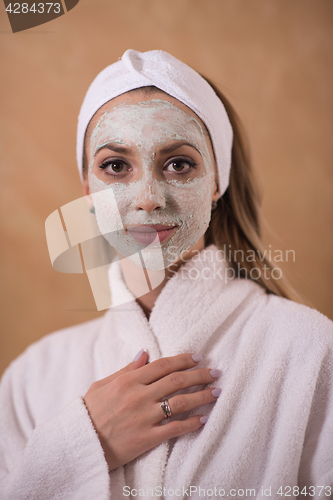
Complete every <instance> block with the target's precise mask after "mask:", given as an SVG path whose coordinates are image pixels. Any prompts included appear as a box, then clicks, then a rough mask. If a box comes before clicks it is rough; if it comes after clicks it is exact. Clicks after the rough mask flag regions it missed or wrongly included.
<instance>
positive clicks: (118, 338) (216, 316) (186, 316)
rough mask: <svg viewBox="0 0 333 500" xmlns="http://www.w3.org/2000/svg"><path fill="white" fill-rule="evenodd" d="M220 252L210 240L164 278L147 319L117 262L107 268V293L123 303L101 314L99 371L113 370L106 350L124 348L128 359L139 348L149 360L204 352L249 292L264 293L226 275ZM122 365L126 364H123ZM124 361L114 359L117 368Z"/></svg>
mask: <svg viewBox="0 0 333 500" xmlns="http://www.w3.org/2000/svg"><path fill="white" fill-rule="evenodd" d="M231 275H232V271H231V270H230V266H229V265H228V263H227V262H226V261H225V259H224V253H223V252H222V251H221V250H218V249H217V247H216V246H215V245H210V246H208V247H207V248H205V249H204V250H202V251H201V252H200V253H199V254H198V255H196V256H195V257H193V258H192V259H191V260H190V261H188V262H187V263H185V264H184V265H183V266H182V267H181V268H180V269H179V270H178V272H176V273H175V274H174V275H173V277H172V278H171V279H170V280H168V282H167V283H166V285H165V286H164V288H163V289H162V291H161V293H160V295H159V296H158V297H157V300H156V302H155V305H154V307H153V309H152V311H151V315H150V318H149V320H148V319H147V318H146V316H145V314H144V312H143V310H142V308H141V307H140V305H139V304H138V303H137V302H136V300H135V297H134V296H133V295H132V293H131V292H130V291H129V289H128V288H127V286H126V284H125V282H124V280H123V277H122V273H121V267H120V264H119V261H116V262H114V263H113V264H112V265H111V267H110V272H109V280H110V287H111V294H112V297H114V298H116V301H117V302H118V303H119V302H122V303H121V304H120V305H116V306H114V307H112V308H110V309H109V310H108V311H107V313H106V314H105V316H104V320H103V325H102V335H101V336H100V345H99V356H100V360H101V363H102V373H103V376H107V375H109V374H110V365H112V367H113V371H114V360H113V358H114V356H111V359H112V363H110V352H112V351H113V352H114V351H115V350H119V352H120V350H121V352H127V353H128V360H127V362H128V363H129V362H130V361H132V359H133V357H134V356H135V354H136V353H137V352H138V351H139V350H140V349H142V348H144V349H145V350H146V351H147V352H148V354H149V359H150V361H154V360H155V359H158V358H160V357H164V356H172V355H175V354H179V353H182V352H203V350H204V349H205V344H206V343H207V342H209V339H210V337H211V335H212V334H213V333H214V331H215V330H216V329H217V328H218V327H220V326H221V325H222V324H223V323H224V322H225V321H226V320H227V318H228V317H229V316H230V315H231V314H232V313H233V312H234V311H235V309H237V307H238V306H239V305H240V304H241V302H243V301H244V300H246V299H247V298H248V297H249V296H253V294H257V293H259V294H260V293H264V292H263V290H262V289H261V287H259V286H258V285H257V284H256V283H254V282H253V281H252V280H243V279H241V280H239V279H231ZM125 364H126V363H125ZM123 366H124V360H123V359H121V360H120V359H119V369H120V368H122V367H123Z"/></svg>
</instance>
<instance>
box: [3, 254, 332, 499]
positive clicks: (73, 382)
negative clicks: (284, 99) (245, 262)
mask: <svg viewBox="0 0 333 500" xmlns="http://www.w3.org/2000/svg"><path fill="white" fill-rule="evenodd" d="M200 257H201V259H200V261H198V262H196V261H195V260H194V259H193V260H192V261H190V262H188V263H187V264H186V265H185V266H184V267H183V268H182V270H181V272H178V273H177V274H176V275H175V276H174V277H173V278H172V279H171V280H170V281H169V282H168V283H167V285H166V286H165V288H164V289H163V290H162V292H161V294H160V296H159V297H158V299H157V301H156V304H155V306H154V309H153V311H152V313H151V316H150V320H149V321H147V319H146V317H145V316H144V314H143V312H142V309H141V308H140V307H139V306H138V304H137V303H136V302H135V301H132V302H129V303H125V304H123V305H121V306H117V307H115V308H113V309H110V310H109V311H108V312H107V313H106V314H105V315H104V317H103V318H101V319H98V320H95V321H93V322H89V323H86V324H83V325H78V326H76V327H72V328H68V329H65V330H63V331H60V332H57V333H55V334H52V335H49V336H47V337H45V338H44V339H42V340H41V341H39V342H37V343H35V344H34V345H32V346H31V347H29V349H28V350H27V351H26V352H25V353H24V354H23V355H21V356H20V357H19V358H18V359H17V360H16V361H14V363H12V365H11V366H10V367H9V369H8V370H7V372H6V374H5V375H4V378H3V381H2V385H1V391H0V411H1V430H0V432H1V435H0V446H1V458H0V469H1V474H0V477H1V476H3V478H2V482H1V486H0V498H1V499H4V500H8V499H10V500H12V499H13V500H19V499H23V498H24V499H34V500H45V499H46V498H47V499H57V500H58V499H63V500H69V499H78V500H79V499H80V500H91V498H96V499H98V500H100V499H101V500H103V499H107V498H109V497H112V498H116V499H117V500H118V499H120V498H123V497H124V496H123V492H124V491H125V492H127V491H128V490H123V487H124V486H129V487H130V488H131V489H132V488H135V489H136V490H139V489H140V488H143V489H144V492H145V496H146V497H147V496H148V494H147V488H154V487H157V486H160V487H165V489H166V490H165V491H166V494H165V498H168V499H171V498H175V496H172V492H171V489H172V490H173V491H176V490H177V488H179V489H180V490H181V494H180V495H178V497H177V498H187V496H186V493H183V487H184V488H185V490H186V488H189V487H190V486H193V487H195V486H196V487H197V488H199V486H200V487H201V488H202V489H205V490H206V492H207V490H208V489H209V488H213V489H214V487H217V488H224V490H225V491H226V495H225V496H227V494H229V497H230V496H232V495H234V491H233V492H231V493H230V490H231V489H232V488H236V489H240V488H242V489H244V490H245V489H246V488H248V489H249V488H254V489H255V490H256V494H255V495H254V494H253V493H252V495H251V498H257V499H260V498H267V496H262V487H264V489H267V488H270V487H271V492H272V493H271V498H274V499H278V498H284V497H281V496H280V495H278V494H277V493H276V492H277V491H278V488H279V487H280V486H282V487H283V488H284V487H287V486H291V487H292V486H295V485H298V486H299V487H300V488H303V487H304V486H307V487H308V488H309V486H312V485H315V486H317V485H321V486H323V485H324V486H333V467H332V464H333V446H332V442H333V370H332V368H333V354H332V352H333V324H332V322H331V321H329V320H328V319H327V318H326V317H325V316H323V315H322V314H320V313H318V312H317V311H314V310H312V309H309V308H307V307H305V306H301V305H298V304H296V303H293V302H291V301H288V300H286V299H282V298H279V297H275V296H271V295H270V296H267V295H266V294H265V293H264V292H263V290H262V289H261V288H260V287H259V286H258V285H256V284H255V283H254V282H250V281H244V280H233V281H229V282H228V284H225V283H224V272H225V264H224V263H223V262H219V261H218V259H217V257H218V254H217V253H216V247H214V246H213V245H212V246H210V247H208V248H207V249H206V250H204V251H203V252H201V254H200ZM195 276H196V277H197V279H190V278H194V277H195ZM208 278H210V279H208ZM221 278H222V279H221ZM111 285H112V289H113V294H117V295H118V297H119V300H126V299H127V298H130V292H129V291H128V290H127V288H126V286H125V284H124V283H123V282H122V279H121V272H120V269H119V263H118V264H117V263H116V264H113V265H112V270H111ZM142 347H144V348H145V349H146V350H147V351H148V353H149V355H150V360H151V361H153V360H155V359H157V358H159V357H161V356H170V355H174V354H178V353H181V352H199V353H201V354H202V355H203V356H204V359H203V361H202V362H201V363H200V365H199V366H204V367H210V368H218V369H220V370H221V371H222V376H221V377H220V379H219V380H218V381H217V383H216V384H214V385H216V386H219V387H221V388H222V394H221V396H220V397H219V398H218V400H217V402H216V403H215V404H214V405H206V406H203V407H200V408H199V409H197V410H196V411H195V412H191V413H200V414H207V415H209V420H208V422H207V423H206V424H205V426H204V427H203V428H201V429H199V430H198V431H196V432H194V433H190V434H187V435H185V436H182V437H180V438H177V439H173V440H171V441H169V442H168V443H162V444H161V445H160V446H158V447H156V448H155V449H153V450H151V451H149V452H147V453H145V454H144V455H142V456H141V457H139V458H138V459H136V460H134V461H133V462H131V463H129V464H127V465H126V466H125V467H121V468H119V469H117V471H113V472H111V473H110V476H109V477H108V474H107V468H106V463H105V461H104V458H103V453H102V448H101V447H100V445H99V441H98V437H97V435H96V433H95V431H94V430H93V428H92V425H91V423H90V420H89V417H88V414H87V412H86V410H85V407H84V405H83V403H82V399H81V397H80V396H82V395H84V394H85V392H86V391H87V390H88V388H89V387H90V385H91V383H92V382H93V381H94V380H96V379H100V378H103V377H106V376H108V375H109V374H111V373H113V372H115V371H117V370H119V369H120V368H122V367H123V366H124V365H126V364H127V363H129V362H130V361H132V359H133V358H134V356H135V354H136V353H137V352H138V351H139V350H140V349H141V348H142ZM184 392H186V391H184ZM173 418H174V417H173ZM166 425H167V424H166ZM109 479H110V485H109V482H108V481H109ZM168 490H170V492H169V494H168ZM159 491H160V490H156V492H157V493H158V492H159ZM284 491H287V490H284ZM308 491H309V490H308ZM327 491H328V490H324V492H327ZM198 492H199V490H198ZM198 492H197V494H195V493H194V492H193V491H192V498H207V497H208V496H207V495H206V497H204V495H203V494H202V493H201V496H200V497H199V493H198ZM177 493H178V494H179V490H177ZM187 493H188V494H189V490H188V492H187ZM311 493H312V492H311ZM315 493H316V494H315V495H314V496H312V495H311V498H316V499H318V498H323V494H324V493H323V492H322V495H321V496H320V497H319V489H318V488H316V490H315ZM134 494H135V492H134ZM137 496H139V492H138V491H137ZM141 496H143V495H142V494H141ZM156 497H157V495H156ZM241 497H242V498H246V496H245V495H243V496H242V495H241V494H240V495H238V496H235V495H234V498H241ZM249 497H250V494H249V495H248V498H249ZM158 498H161V497H160V496H159V497H158ZM162 498H163V497H162ZM213 498H215V497H213ZM301 498H310V496H308V497H306V496H305V495H302V496H301ZM325 498H329V496H328V495H327V496H325Z"/></svg>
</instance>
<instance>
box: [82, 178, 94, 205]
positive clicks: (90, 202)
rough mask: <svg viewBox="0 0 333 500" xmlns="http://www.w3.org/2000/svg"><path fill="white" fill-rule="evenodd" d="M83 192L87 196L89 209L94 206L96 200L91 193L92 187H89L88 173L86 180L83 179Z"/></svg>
mask: <svg viewBox="0 0 333 500" xmlns="http://www.w3.org/2000/svg"><path fill="white" fill-rule="evenodd" d="M82 187H83V194H84V196H85V197H86V200H87V203H88V206H89V209H90V208H91V207H93V206H94V201H93V199H92V196H91V193H90V187H89V182H88V176H87V175H86V176H85V178H84V180H83V186H82Z"/></svg>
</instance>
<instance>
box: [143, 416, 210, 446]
mask: <svg viewBox="0 0 333 500" xmlns="http://www.w3.org/2000/svg"><path fill="white" fill-rule="evenodd" d="M203 417H205V416H204V415H196V416H195V417H190V418H187V419H185V420H173V421H172V422H170V423H169V424H165V425H158V426H156V427H153V428H152V429H151V433H152V437H153V438H154V439H155V440H156V441H159V442H160V443H162V442H163V441H167V440H168V439H171V438H173V437H178V436H183V435H184V434H187V433H188V432H193V431H196V430H198V429H200V427H202V426H203V425H204V423H205V422H204V420H206V421H207V419H206V418H203ZM201 418H202V419H203V422H201V421H200V419H201Z"/></svg>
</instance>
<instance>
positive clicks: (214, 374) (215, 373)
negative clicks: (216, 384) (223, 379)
mask: <svg viewBox="0 0 333 500" xmlns="http://www.w3.org/2000/svg"><path fill="white" fill-rule="evenodd" d="M209 373H210V376H211V377H212V378H218V377H220V375H221V373H222V372H221V371H220V370H217V369H216V368H215V369H214V370H210V372H209Z"/></svg>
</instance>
